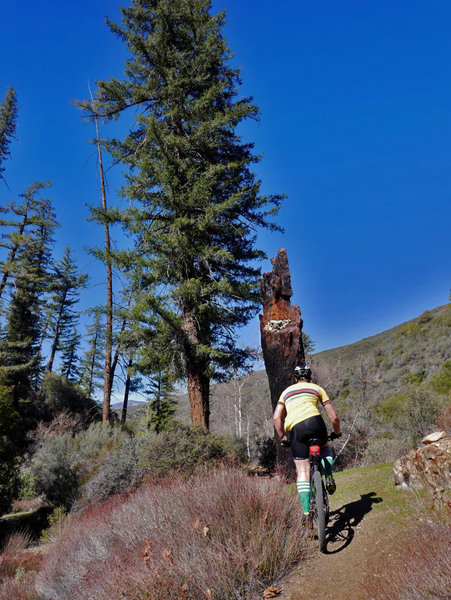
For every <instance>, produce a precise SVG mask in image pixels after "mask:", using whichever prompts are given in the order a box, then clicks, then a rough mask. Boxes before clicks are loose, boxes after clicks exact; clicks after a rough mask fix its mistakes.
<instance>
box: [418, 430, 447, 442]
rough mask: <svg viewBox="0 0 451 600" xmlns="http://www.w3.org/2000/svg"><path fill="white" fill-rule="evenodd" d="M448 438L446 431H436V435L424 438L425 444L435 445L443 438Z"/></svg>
mask: <svg viewBox="0 0 451 600" xmlns="http://www.w3.org/2000/svg"><path fill="white" fill-rule="evenodd" d="M444 437H446V431H435V432H434V433H430V434H429V435H427V436H426V437H424V438H423V440H422V442H423V444H433V443H434V442H438V441H439V440H441V439H442V438H444Z"/></svg>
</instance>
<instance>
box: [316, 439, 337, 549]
mask: <svg viewBox="0 0 451 600" xmlns="http://www.w3.org/2000/svg"><path fill="white" fill-rule="evenodd" d="M339 437H341V433H340V434H339V435H337V434H336V433H334V432H332V433H331V434H330V435H329V436H328V438H329V440H336V439H338V438H339ZM309 459H310V510H309V516H310V519H311V522H312V523H313V521H314V522H315V523H316V527H317V530H318V544H319V549H320V552H325V551H326V527H327V523H328V521H329V510H330V509H329V496H328V494H327V489H326V486H325V484H324V478H325V473H324V467H323V463H322V462H321V446H320V441H319V439H317V438H311V439H310V440H309Z"/></svg>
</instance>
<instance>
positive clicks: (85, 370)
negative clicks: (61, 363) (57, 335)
mask: <svg viewBox="0 0 451 600" xmlns="http://www.w3.org/2000/svg"><path fill="white" fill-rule="evenodd" d="M93 317H94V318H93V322H92V323H91V324H90V325H89V326H88V328H87V336H86V337H87V350H86V352H85V355H84V357H83V359H82V361H81V365H80V374H81V375H80V387H81V388H82V389H83V390H84V391H85V392H86V394H87V395H88V396H89V398H92V397H93V394H94V392H95V390H96V389H97V390H100V388H101V387H102V380H103V369H104V366H105V365H104V363H105V354H104V351H103V349H104V347H105V324H104V323H103V322H102V310H99V309H95V310H94V311H93Z"/></svg>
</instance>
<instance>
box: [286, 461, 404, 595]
mask: <svg viewBox="0 0 451 600" xmlns="http://www.w3.org/2000/svg"><path fill="white" fill-rule="evenodd" d="M336 481H337V485H338V489H337V492H336V494H334V495H333V496H332V497H331V499H330V503H331V517H330V522H329V525H328V530H327V553H326V554H321V553H320V552H319V550H317V541H316V540H312V541H311V542H309V557H308V558H307V560H306V561H305V562H303V563H302V564H301V565H300V567H299V568H298V570H297V571H296V572H295V573H294V574H293V575H292V576H291V577H290V578H289V580H288V581H286V582H285V583H284V586H283V593H282V595H281V596H279V597H280V598H283V599H284V600H312V599H318V600H364V599H366V598H367V597H368V594H367V592H366V589H365V583H368V581H369V580H372V579H374V577H378V569H380V568H381V567H382V565H384V564H386V563H388V562H389V561H390V559H391V557H392V556H395V553H396V545H397V544H396V537H397V534H399V532H400V531H402V529H403V528H405V527H408V526H409V520H408V512H409V510H408V505H409V504H411V503H412V502H414V498H413V497H412V494H411V493H410V492H405V491H398V490H395V489H394V485H393V477H392V467H391V465H384V466H380V467H372V468H368V469H355V470H353V471H349V472H345V473H338V474H337V477H336Z"/></svg>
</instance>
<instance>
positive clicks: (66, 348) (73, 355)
mask: <svg viewBox="0 0 451 600" xmlns="http://www.w3.org/2000/svg"><path fill="white" fill-rule="evenodd" d="M80 342H81V335H80V334H79V333H78V329H77V328H76V327H73V328H72V332H71V334H70V335H68V336H66V337H65V338H64V339H63V342H62V345H61V367H60V373H61V375H63V376H64V377H65V378H66V379H68V380H69V381H71V382H72V383H75V382H76V381H78V380H79V377H80V368H79V366H80V357H79V354H78V350H79V348H80Z"/></svg>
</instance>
